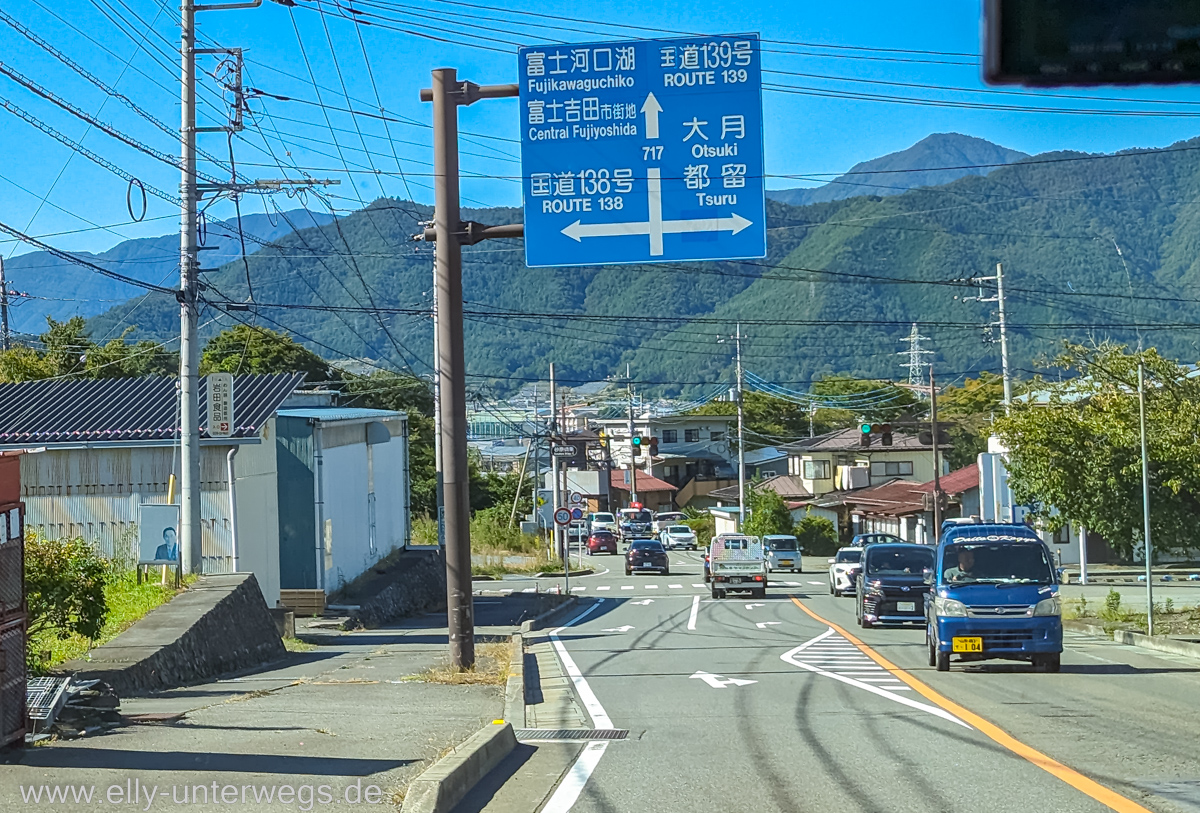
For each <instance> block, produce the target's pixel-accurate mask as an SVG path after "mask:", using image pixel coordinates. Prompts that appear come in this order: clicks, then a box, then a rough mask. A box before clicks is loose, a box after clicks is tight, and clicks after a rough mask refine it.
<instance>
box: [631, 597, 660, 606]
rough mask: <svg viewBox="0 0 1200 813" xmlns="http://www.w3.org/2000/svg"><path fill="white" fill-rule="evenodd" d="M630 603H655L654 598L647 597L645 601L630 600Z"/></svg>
mask: <svg viewBox="0 0 1200 813" xmlns="http://www.w3.org/2000/svg"><path fill="white" fill-rule="evenodd" d="M629 603H630V604H642V605H645V604H653V603H654V599H652V598H648V599H646V600H645V601H631V602H629Z"/></svg>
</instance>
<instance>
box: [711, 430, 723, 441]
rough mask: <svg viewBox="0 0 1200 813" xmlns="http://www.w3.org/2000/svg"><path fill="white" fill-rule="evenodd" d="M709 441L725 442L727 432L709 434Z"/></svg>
mask: <svg viewBox="0 0 1200 813" xmlns="http://www.w3.org/2000/svg"><path fill="white" fill-rule="evenodd" d="M708 439H709V440H725V432H724V431H723V430H720V429H717V430H714V431H712V432H709V433H708Z"/></svg>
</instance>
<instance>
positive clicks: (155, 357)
mask: <svg viewBox="0 0 1200 813" xmlns="http://www.w3.org/2000/svg"><path fill="white" fill-rule="evenodd" d="M46 323H47V329H46V332H45V333H43V334H42V335H41V336H39V337H38V343H39V344H40V345H41V349H38V348H34V347H27V346H23V345H18V346H16V347H14V348H12V349H11V350H6V351H0V381H35V380H38V379H43V378H119V377H123V376H135V377H136V376H145V375H173V374H174V373H175V372H176V370H178V368H179V358H178V356H177V355H176V354H175V353H171V352H168V351H167V349H166V348H165V347H163V346H162V345H161V344H159V343H158V342H151V341H140V342H137V343H136V344H129V343H128V342H126V339H127V338H128V336H129V334H130V333H132V332H133V331H134V330H135V329H136V328H135V327H133V326H130V327H127V328H125V330H124V331H123V332H122V333H121V335H120V336H117V337H116V338H113V339H110V340H109V341H107V342H105V343H104V344H102V345H100V344H96V343H95V342H94V341H92V339H91V338H90V337H89V336H88V334H87V323H86V322H84V320H83V318H82V317H80V316H73V317H71V318H70V319H67V320H66V321H65V322H59V321H57V320H55V319H53V318H50V317H47V318H46Z"/></svg>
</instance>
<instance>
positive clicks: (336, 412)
mask: <svg viewBox="0 0 1200 813" xmlns="http://www.w3.org/2000/svg"><path fill="white" fill-rule="evenodd" d="M279 417H281V418H305V419H310V418H311V419H316V420H319V421H361V420H380V421H382V420H387V419H388V418H400V417H404V413H403V412H393V411H392V410H390V409H364V408H360V407H297V408H295V409H281V410H279Z"/></svg>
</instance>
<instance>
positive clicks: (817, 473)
mask: <svg viewBox="0 0 1200 813" xmlns="http://www.w3.org/2000/svg"><path fill="white" fill-rule="evenodd" d="M829 468H830V466H829V461H828V460H805V461H804V479H805V480H828V479H829Z"/></svg>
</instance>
